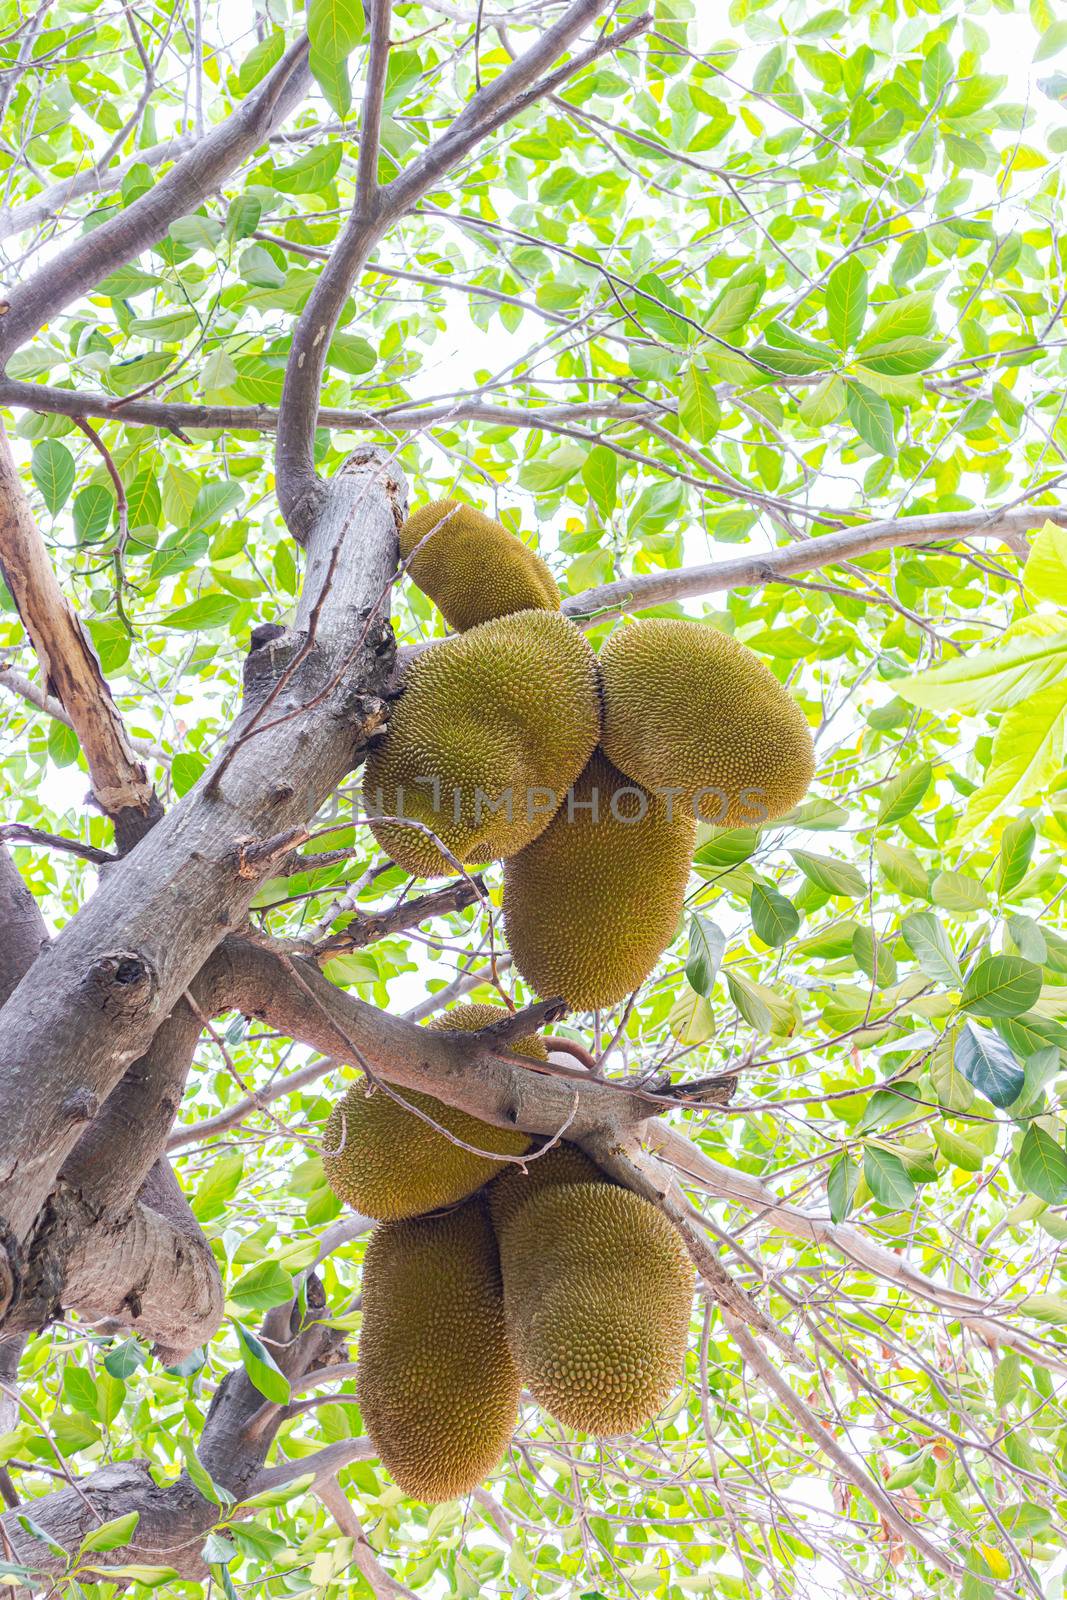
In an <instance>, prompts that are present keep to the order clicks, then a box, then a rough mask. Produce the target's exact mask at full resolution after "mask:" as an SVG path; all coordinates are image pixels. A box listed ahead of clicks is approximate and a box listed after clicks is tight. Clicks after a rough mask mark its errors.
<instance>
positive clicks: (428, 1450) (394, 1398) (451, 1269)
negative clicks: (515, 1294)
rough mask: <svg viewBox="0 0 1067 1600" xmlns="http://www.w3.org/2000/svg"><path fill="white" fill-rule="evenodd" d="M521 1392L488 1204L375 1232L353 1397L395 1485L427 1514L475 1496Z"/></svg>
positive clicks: (366, 1266) (506, 1435) (477, 1202)
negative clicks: (426, 1508) (424, 1506)
mask: <svg viewBox="0 0 1067 1600" xmlns="http://www.w3.org/2000/svg"><path fill="white" fill-rule="evenodd" d="M519 1387H520V1386H519V1375H518V1371H517V1370H516V1367H515V1363H514V1360H513V1358H512V1355H511V1352H510V1350H509V1347H508V1342H507V1337H506V1333H505V1328H504V1305H503V1297H502V1293H501V1283H500V1263H499V1257H498V1255H497V1248H496V1241H495V1239H494V1237H493V1230H492V1227H491V1225H490V1222H489V1214H488V1211H487V1210H486V1206H485V1202H484V1201H483V1200H482V1199H481V1198H480V1197H478V1198H476V1199H474V1200H470V1201H468V1202H467V1203H466V1204H465V1205H463V1206H460V1207H459V1208H458V1209H457V1210H454V1211H449V1212H447V1213H446V1214H444V1215H443V1216H436V1217H418V1218H417V1219H415V1220H413V1221H408V1222H386V1223H383V1224H382V1226H381V1227H379V1228H376V1229H375V1231H374V1234H373V1235H372V1237H371V1241H370V1244H369V1245H368V1246H367V1253H366V1256H365V1257H364V1262H363V1316H362V1328H361V1332H360V1338H359V1365H358V1374H357V1379H356V1393H357V1397H358V1399H359V1404H360V1408H361V1410H362V1413H363V1421H364V1423H365V1424H366V1428H367V1432H368V1433H369V1434H370V1437H371V1440H372V1441H373V1443H374V1448H375V1449H376V1450H377V1452H378V1456H379V1459H380V1461H381V1463H382V1466H383V1467H385V1469H386V1471H387V1472H388V1473H389V1474H390V1476H391V1477H392V1478H393V1480H394V1482H395V1483H396V1484H397V1485H398V1486H399V1487H400V1488H401V1489H403V1491H404V1493H405V1494H407V1495H410V1496H411V1497H412V1499H415V1500H424V1501H426V1502H428V1503H429V1504H431V1505H433V1504H435V1503H436V1502H438V1501H440V1500H453V1499H455V1498H456V1496H457V1495H463V1494H467V1493H469V1492H470V1490H471V1489H474V1488H476V1487H477V1485H478V1484H479V1483H481V1482H482V1480H483V1479H484V1478H485V1477H486V1476H487V1475H488V1474H489V1473H490V1472H491V1471H492V1470H493V1468H494V1467H495V1466H496V1464H497V1462H498V1461H499V1460H500V1457H501V1456H502V1455H503V1453H504V1450H505V1449H506V1448H507V1443H508V1440H509V1439H510V1437H511V1434H512V1431H513V1429H514V1426H515V1418H516V1414H517V1411H518V1403H519Z"/></svg>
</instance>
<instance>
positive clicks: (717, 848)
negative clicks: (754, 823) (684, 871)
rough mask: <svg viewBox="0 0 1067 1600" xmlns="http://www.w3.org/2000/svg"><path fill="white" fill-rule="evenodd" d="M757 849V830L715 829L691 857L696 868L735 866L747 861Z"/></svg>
mask: <svg viewBox="0 0 1067 1600" xmlns="http://www.w3.org/2000/svg"><path fill="white" fill-rule="evenodd" d="M758 847H759V829H758V828H717V829H715V830H714V832H713V833H712V834H711V837H710V838H708V839H706V840H705V841H704V843H703V844H702V845H701V846H700V847H699V849H698V850H697V851H696V853H695V855H694V856H693V861H694V863H695V864H696V865H697V866H698V867H706V868H709V869H715V868H721V867H733V866H736V865H737V863H738V862H739V861H747V860H748V858H749V856H750V855H752V854H753V852H754V851H755V850H756V849H758Z"/></svg>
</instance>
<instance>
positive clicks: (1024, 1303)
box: [1012, 1294, 1067, 1328]
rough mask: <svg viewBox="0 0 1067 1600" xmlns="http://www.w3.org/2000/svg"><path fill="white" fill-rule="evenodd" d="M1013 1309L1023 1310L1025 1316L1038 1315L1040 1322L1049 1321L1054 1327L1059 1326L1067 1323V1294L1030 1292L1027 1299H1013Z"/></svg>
mask: <svg viewBox="0 0 1067 1600" xmlns="http://www.w3.org/2000/svg"><path fill="white" fill-rule="evenodd" d="M1012 1310H1013V1311H1021V1312H1022V1314H1023V1316H1025V1317H1036V1318H1037V1320H1038V1321H1039V1322H1048V1323H1051V1324H1052V1326H1053V1327H1057V1328H1059V1327H1062V1326H1063V1325H1064V1323H1067V1295H1062V1294H1029V1295H1027V1297H1026V1299H1025V1300H1015V1301H1013V1302H1012Z"/></svg>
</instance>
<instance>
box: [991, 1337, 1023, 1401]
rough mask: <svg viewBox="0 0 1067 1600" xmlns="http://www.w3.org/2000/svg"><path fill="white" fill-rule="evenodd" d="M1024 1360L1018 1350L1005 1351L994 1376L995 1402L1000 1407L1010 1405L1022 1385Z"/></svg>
mask: <svg viewBox="0 0 1067 1600" xmlns="http://www.w3.org/2000/svg"><path fill="white" fill-rule="evenodd" d="M1022 1368H1023V1364H1022V1360H1021V1359H1020V1356H1019V1352H1018V1351H1017V1350H1010V1349H1009V1350H1005V1352H1004V1354H1003V1355H1002V1356H1001V1358H1000V1360H999V1361H998V1362H997V1370H996V1372H995V1373H994V1374H993V1400H994V1402H995V1404H996V1405H997V1406H998V1407H1001V1408H1003V1407H1004V1406H1007V1405H1010V1404H1011V1402H1012V1401H1013V1400H1014V1399H1015V1396H1016V1395H1017V1394H1018V1393H1019V1389H1020V1386H1021V1384H1022Z"/></svg>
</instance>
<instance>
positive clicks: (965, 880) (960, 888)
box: [930, 872, 986, 916]
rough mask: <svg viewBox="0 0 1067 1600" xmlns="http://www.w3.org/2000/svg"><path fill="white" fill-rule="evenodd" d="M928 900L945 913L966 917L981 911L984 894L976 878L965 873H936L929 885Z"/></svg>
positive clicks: (984, 900) (983, 904) (984, 898)
mask: <svg viewBox="0 0 1067 1600" xmlns="http://www.w3.org/2000/svg"><path fill="white" fill-rule="evenodd" d="M930 898H931V900H932V901H933V902H934V904H935V905H937V906H941V907H942V908H943V909H944V910H945V911H952V912H955V914H956V915H957V916H966V915H967V914H968V912H971V911H981V910H982V908H983V907H984V906H985V903H986V894H985V890H984V889H983V887H982V885H981V884H980V883H979V882H978V879H977V878H972V877H970V876H969V875H968V874H967V873H966V872H938V873H936V874H935V875H934V879H933V882H932V883H931V885H930Z"/></svg>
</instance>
